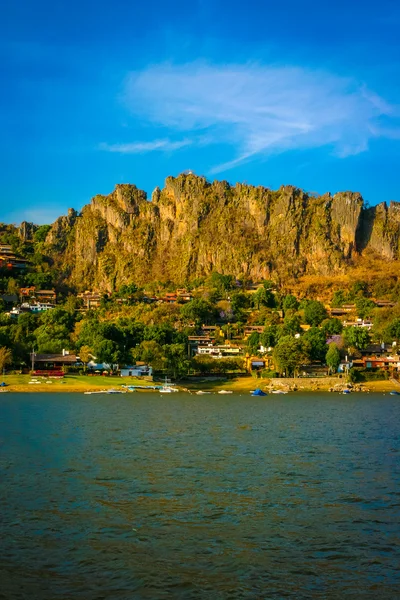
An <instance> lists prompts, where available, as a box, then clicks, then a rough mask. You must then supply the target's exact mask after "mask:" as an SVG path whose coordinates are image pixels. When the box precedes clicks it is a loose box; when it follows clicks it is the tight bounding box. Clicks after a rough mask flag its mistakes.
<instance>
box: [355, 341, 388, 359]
mask: <svg viewBox="0 0 400 600" xmlns="http://www.w3.org/2000/svg"><path fill="white" fill-rule="evenodd" d="M392 353H393V346H392V344H384V343H383V342H382V344H369V345H368V346H367V347H366V348H364V350H361V355H362V356H376V357H378V358H381V357H382V356H390V355H391V354H392Z"/></svg>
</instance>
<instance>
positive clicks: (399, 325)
mask: <svg viewBox="0 0 400 600" xmlns="http://www.w3.org/2000/svg"><path fill="white" fill-rule="evenodd" d="M386 332H387V334H388V337H389V338H390V339H391V340H394V341H396V342H397V343H399V341H400V318H397V319H394V320H393V321H392V322H391V323H390V324H389V325H388V326H387V328H386Z"/></svg>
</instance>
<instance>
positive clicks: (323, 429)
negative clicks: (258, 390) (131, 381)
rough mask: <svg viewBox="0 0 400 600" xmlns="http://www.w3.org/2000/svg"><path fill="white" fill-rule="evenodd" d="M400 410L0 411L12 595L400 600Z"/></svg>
mask: <svg viewBox="0 0 400 600" xmlns="http://www.w3.org/2000/svg"><path fill="white" fill-rule="evenodd" d="M399 424H400V400H399V399H398V398H396V397H395V396H388V395H386V396H385V395H373V394H370V395H365V396H363V395H357V396H356V395H354V396H350V397H349V396H333V395H310V396H305V395H292V396H285V397H272V396H268V397H266V398H259V399H258V398H251V397H250V396H226V397H222V396H218V395H210V396H203V397H198V396H190V395H183V394H179V395H178V394H177V395H172V396H171V397H170V396H161V395H160V394H139V393H137V394H131V395H129V396H128V395H124V396H104V397H102V396H100V395H96V396H84V395H80V394H68V395H67V394H65V395H61V394H59V395H52V394H46V395H40V394H29V395H28V394H27V395H22V394H21V395H20V394H3V395H1V396H0V452H1V455H0V477H1V487H0V518H1V527H2V530H1V540H0V597H1V598H7V599H12V600H18V599H20V598H30V599H38V600H41V599H46V600H47V599H51V600H56V599H63V600H65V599H72V598H82V599H85V600H94V599H107V600H108V599H111V600H113V599H116V600H119V599H130V598H134V599H136V598H137V599H141V598H143V599H145V598H151V599H153V598H156V599H158V598H160V599H162V598H177V599H180V598H182V599H186V598H188V599H192V598H193V599H195V598H201V599H203V598H204V599H205V598H207V599H210V600H219V599H240V598H257V599H258V598H296V599H303V598H328V599H330V598H359V599H365V598H367V599H369V598H371V599H372V598H374V599H375V598H377V599H386V598H388V599H392V598H393V599H394V598H398V597H400V566H399V565H400V556H399V550H400V510H399V509H400V462H399V459H400V425H399Z"/></svg>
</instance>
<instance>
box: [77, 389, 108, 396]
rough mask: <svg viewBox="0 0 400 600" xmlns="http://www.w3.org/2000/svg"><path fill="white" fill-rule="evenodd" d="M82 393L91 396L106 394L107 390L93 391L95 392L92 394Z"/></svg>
mask: <svg viewBox="0 0 400 600" xmlns="http://www.w3.org/2000/svg"><path fill="white" fill-rule="evenodd" d="M83 393H84V394H88V395H91V394H107V393H108V391H107V390H95V391H92V392H83Z"/></svg>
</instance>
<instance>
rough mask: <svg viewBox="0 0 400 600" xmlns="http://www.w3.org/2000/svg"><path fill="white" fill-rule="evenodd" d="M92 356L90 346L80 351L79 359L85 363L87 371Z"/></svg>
mask: <svg viewBox="0 0 400 600" xmlns="http://www.w3.org/2000/svg"><path fill="white" fill-rule="evenodd" d="M91 355H92V350H91V348H90V347H89V346H82V347H81V349H80V350H79V358H80V359H81V361H82V362H83V364H84V366H85V371H86V369H87V364H88V362H89V361H90V358H91Z"/></svg>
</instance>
